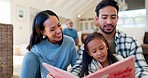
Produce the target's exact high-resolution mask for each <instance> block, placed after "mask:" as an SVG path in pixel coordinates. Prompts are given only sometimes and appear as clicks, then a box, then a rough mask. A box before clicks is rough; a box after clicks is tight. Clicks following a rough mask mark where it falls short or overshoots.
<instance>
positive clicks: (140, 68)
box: [130, 41, 148, 78]
mask: <svg viewBox="0 0 148 78" xmlns="http://www.w3.org/2000/svg"><path fill="white" fill-rule="evenodd" d="M130 53H131V54H133V55H135V68H136V78H143V77H144V78H146V77H147V78H148V65H147V63H146V61H145V58H144V56H143V52H142V48H141V46H140V44H139V43H138V42H137V41H135V42H133V43H132V45H131V52H130Z"/></svg>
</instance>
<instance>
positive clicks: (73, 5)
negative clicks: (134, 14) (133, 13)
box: [46, 0, 145, 15]
mask: <svg viewBox="0 0 148 78" xmlns="http://www.w3.org/2000/svg"><path fill="white" fill-rule="evenodd" d="M100 1H101V0H46V2H47V3H48V4H51V3H52V4H53V5H54V7H57V8H59V7H60V8H63V9H66V11H68V12H71V13H74V14H75V15H83V14H84V13H86V12H88V11H89V10H90V9H94V7H95V6H96V5H97V4H98V3H99V2H100ZM125 2H126V3H127V5H128V9H127V10H135V9H144V8H145V0H125Z"/></svg>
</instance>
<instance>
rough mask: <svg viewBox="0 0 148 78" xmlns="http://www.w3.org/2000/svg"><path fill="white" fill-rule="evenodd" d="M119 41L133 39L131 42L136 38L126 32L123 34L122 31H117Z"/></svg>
mask: <svg viewBox="0 0 148 78" xmlns="http://www.w3.org/2000/svg"><path fill="white" fill-rule="evenodd" d="M115 37H116V38H117V39H123V38H124V39H131V40H135V38H134V37H133V36H131V35H129V34H127V33H125V32H122V31H119V30H118V31H116V36H115Z"/></svg>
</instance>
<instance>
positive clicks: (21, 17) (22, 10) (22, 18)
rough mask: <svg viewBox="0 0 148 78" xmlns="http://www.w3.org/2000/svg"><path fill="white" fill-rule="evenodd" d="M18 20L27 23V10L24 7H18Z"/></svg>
mask: <svg viewBox="0 0 148 78" xmlns="http://www.w3.org/2000/svg"><path fill="white" fill-rule="evenodd" d="M16 11H17V13H16V14H17V19H18V20H20V21H25V18H26V9H25V7H24V6H19V5H18V6H17V9H16Z"/></svg>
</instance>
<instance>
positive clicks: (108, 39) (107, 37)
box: [100, 31, 115, 43]
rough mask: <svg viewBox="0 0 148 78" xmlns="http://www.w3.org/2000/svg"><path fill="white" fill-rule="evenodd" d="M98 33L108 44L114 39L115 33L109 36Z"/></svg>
mask: <svg viewBox="0 0 148 78" xmlns="http://www.w3.org/2000/svg"><path fill="white" fill-rule="evenodd" d="M100 33H101V34H102V35H103V36H104V37H105V39H106V40H107V42H108V43H110V42H111V41H112V40H113V39H114V38H115V31H114V32H113V33H111V34H106V33H104V32H100Z"/></svg>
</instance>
